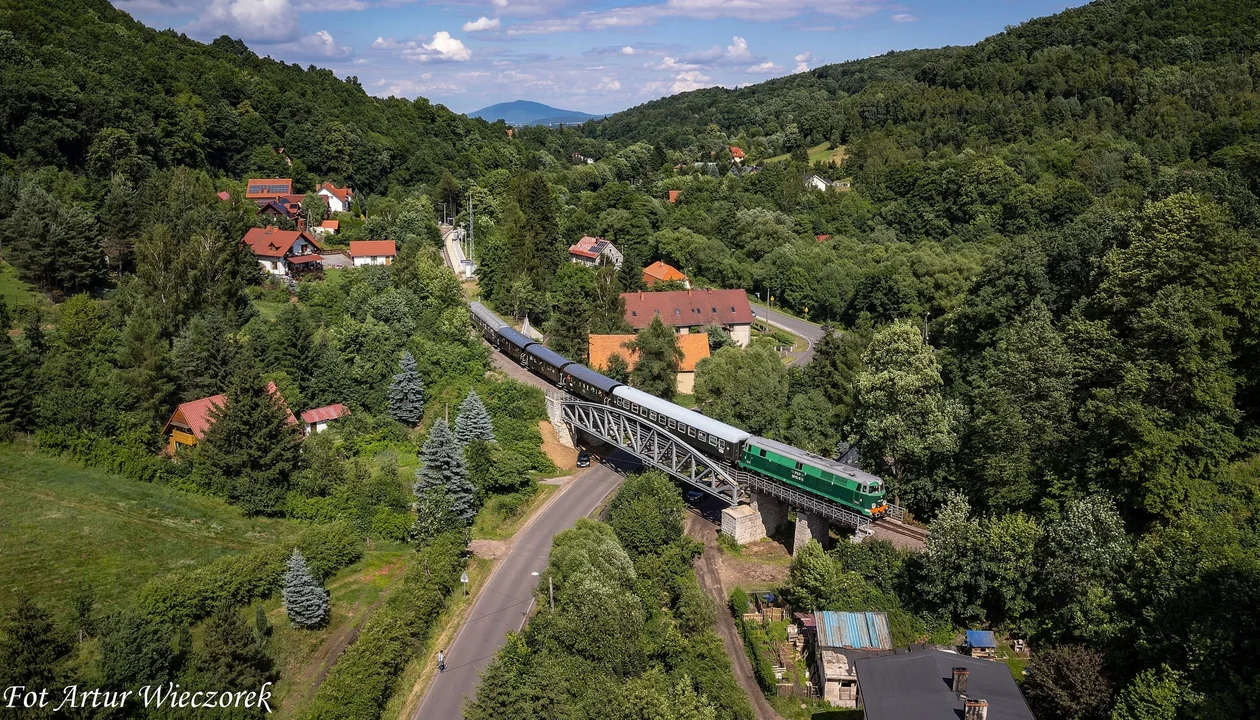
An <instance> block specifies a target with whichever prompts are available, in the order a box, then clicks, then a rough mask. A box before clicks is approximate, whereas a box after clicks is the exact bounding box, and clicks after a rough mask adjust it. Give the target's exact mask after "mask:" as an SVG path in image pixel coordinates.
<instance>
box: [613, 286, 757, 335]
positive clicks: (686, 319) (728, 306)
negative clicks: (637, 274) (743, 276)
mask: <svg viewBox="0 0 1260 720" xmlns="http://www.w3.org/2000/svg"><path fill="white" fill-rule="evenodd" d="M621 297H622V298H623V299H625V301H626V322H628V323H630V325H631V326H632V327H634V328H636V329H639V330H642V329H643V328H645V327H647V326H648V324H650V323H651V322H652V316H653V315H660V316H661V322H663V323H665V324H666V325H669V326H671V327H695V326H697V325H708V324H709V323H717V324H718V325H751V324H752V321H753V314H752V307H751V306H750V305H749V304H748V296H747V295H746V294H744V291H743V290H670V291H668V292H637V293H622V294H621Z"/></svg>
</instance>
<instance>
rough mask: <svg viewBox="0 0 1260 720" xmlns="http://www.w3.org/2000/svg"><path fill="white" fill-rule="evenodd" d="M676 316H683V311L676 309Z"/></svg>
mask: <svg viewBox="0 0 1260 720" xmlns="http://www.w3.org/2000/svg"><path fill="white" fill-rule="evenodd" d="M674 314H675V315H681V314H682V310H679V309H678V308H674Z"/></svg>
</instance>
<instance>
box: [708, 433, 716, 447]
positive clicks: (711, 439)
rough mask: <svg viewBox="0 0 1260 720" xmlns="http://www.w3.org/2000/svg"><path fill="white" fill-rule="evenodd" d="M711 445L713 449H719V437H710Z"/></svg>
mask: <svg viewBox="0 0 1260 720" xmlns="http://www.w3.org/2000/svg"><path fill="white" fill-rule="evenodd" d="M709 444H710V445H712V446H713V447H717V437H715V436H713V435H710V436H709Z"/></svg>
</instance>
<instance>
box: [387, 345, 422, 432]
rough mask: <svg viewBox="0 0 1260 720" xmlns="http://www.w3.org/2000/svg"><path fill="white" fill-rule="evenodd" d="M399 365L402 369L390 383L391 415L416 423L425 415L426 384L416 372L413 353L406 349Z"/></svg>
mask: <svg viewBox="0 0 1260 720" xmlns="http://www.w3.org/2000/svg"><path fill="white" fill-rule="evenodd" d="M398 365H399V367H400V368H401V370H402V371H401V372H399V373H398V374H397V375H395V376H394V379H393V381H392V382H390V384H389V416H390V417H392V418H394V419H395V420H397V421H398V422H400V423H403V424H406V425H415V424H416V423H418V422H420V418H421V417H423V416H424V384H423V383H422V382H421V381H420V375H419V374H417V373H416V359H415V358H413V357H412V356H411V353H409V352H407V351H405V350H404V351H403V354H402V360H401V361H400V362H399V363H398Z"/></svg>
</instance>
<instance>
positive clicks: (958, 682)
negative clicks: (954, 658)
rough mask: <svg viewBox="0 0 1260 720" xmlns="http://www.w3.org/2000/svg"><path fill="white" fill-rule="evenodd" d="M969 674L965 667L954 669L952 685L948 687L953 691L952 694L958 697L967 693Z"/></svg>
mask: <svg viewBox="0 0 1260 720" xmlns="http://www.w3.org/2000/svg"><path fill="white" fill-rule="evenodd" d="M970 674H971V671H970V670H968V669H967V668H965V667H956V668H954V683H953V684H952V685H950V687H952V688H953V689H954V692H956V693H958V694H959V695H962V694H963V693H965V692H967V676H968V675H970Z"/></svg>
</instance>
